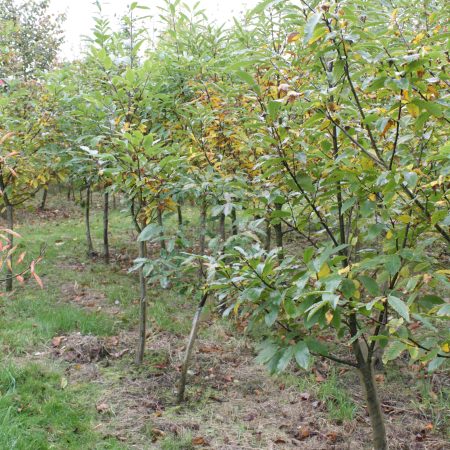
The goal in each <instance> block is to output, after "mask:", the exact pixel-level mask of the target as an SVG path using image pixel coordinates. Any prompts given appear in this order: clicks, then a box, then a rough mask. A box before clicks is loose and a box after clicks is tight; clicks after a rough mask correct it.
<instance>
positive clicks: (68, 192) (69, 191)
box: [67, 186, 72, 200]
mask: <svg viewBox="0 0 450 450" xmlns="http://www.w3.org/2000/svg"><path fill="white" fill-rule="evenodd" d="M71 193H72V187H71V186H69V187H68V188H67V200H70V194H71Z"/></svg>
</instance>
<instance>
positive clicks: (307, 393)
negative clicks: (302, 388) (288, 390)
mask: <svg viewBox="0 0 450 450" xmlns="http://www.w3.org/2000/svg"><path fill="white" fill-rule="evenodd" d="M309 397H311V394H310V393H309V392H302V393H301V394H300V398H301V399H302V400H309Z"/></svg>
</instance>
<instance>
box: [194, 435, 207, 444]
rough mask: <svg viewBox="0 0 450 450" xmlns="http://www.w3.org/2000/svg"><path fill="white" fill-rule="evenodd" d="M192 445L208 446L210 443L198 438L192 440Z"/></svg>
mask: <svg viewBox="0 0 450 450" xmlns="http://www.w3.org/2000/svg"><path fill="white" fill-rule="evenodd" d="M192 445H208V443H207V442H206V439H205V438H204V437H203V436H197V437H195V438H193V439H192Z"/></svg>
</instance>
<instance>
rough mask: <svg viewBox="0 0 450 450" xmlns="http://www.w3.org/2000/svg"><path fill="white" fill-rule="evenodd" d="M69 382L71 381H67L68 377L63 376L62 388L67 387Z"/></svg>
mask: <svg viewBox="0 0 450 450" xmlns="http://www.w3.org/2000/svg"><path fill="white" fill-rule="evenodd" d="M68 384H69V382H68V381H67V378H66V377H62V378H61V389H65V388H66V387H67V385H68Z"/></svg>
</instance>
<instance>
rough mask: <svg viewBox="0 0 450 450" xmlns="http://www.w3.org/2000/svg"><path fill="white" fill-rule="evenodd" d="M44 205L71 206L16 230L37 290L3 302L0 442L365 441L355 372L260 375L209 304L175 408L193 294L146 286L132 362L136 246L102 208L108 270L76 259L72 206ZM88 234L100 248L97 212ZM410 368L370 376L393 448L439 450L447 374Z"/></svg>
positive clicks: (79, 235)
mask: <svg viewBox="0 0 450 450" xmlns="http://www.w3.org/2000/svg"><path fill="white" fill-rule="evenodd" d="M49 200H50V202H51V204H50V206H49V208H50V211H54V210H55V209H59V210H60V211H61V210H64V211H69V210H70V214H65V215H66V216H67V217H60V218H59V219H58V222H55V221H54V220H52V217H53V215H52V214H51V213H50V214H49V217H50V218H49V219H47V218H46V217H45V216H43V217H42V215H41V216H40V217H39V216H36V215H35V214H34V213H33V212H32V213H26V214H24V215H23V217H22V225H20V226H19V227H18V231H19V232H22V231H23V235H24V236H26V243H27V248H28V249H29V251H30V252H35V253H36V252H38V250H39V247H40V245H41V244H43V243H46V245H47V250H46V254H45V259H44V262H43V264H42V266H41V268H40V273H41V275H42V279H43V281H44V284H45V289H44V290H38V289H36V287H26V288H20V287H18V288H17V289H16V291H15V292H14V294H13V295H12V296H10V297H2V298H1V300H0V311H1V316H0V349H1V355H2V356H1V370H0V447H1V448H5V449H30V448H32V449H47V448H56V449H86V448H89V449H90V448H92V449H94V448H95V449H129V448H130V449H131V448H139V449H158V448H159V449H167V450H169V449H171V450H172V449H183V450H185V449H191V448H200V447H202V446H209V448H215V449H230V450H231V449H238V448H239V449H241V448H245V449H247V448H248V449H251V448H253V449H261V448H280V449H286V448H305V449H318V448H324V449H326V448H330V449H331V448H370V432H369V430H370V429H369V426H368V418H367V415H366V412H365V409H364V406H363V405H364V402H363V397H362V393H361V392H360V389H359V385H358V382H357V379H356V378H355V376H354V374H352V373H351V372H345V371H341V372H339V373H338V372H336V371H335V369H333V368H332V366H330V365H329V364H327V363H326V362H324V361H318V362H317V364H316V366H315V367H314V369H313V371H312V372H311V373H306V372H304V371H299V370H291V371H290V372H289V373H288V374H285V375H279V376H277V377H269V376H268V375H267V373H266V371H265V369H264V368H261V367H259V366H258V365H256V364H255V362H254V350H253V345H252V342H251V340H250V339H249V338H246V337H245V336H243V333H242V331H243V327H244V326H245V323H241V322H236V323H234V322H232V321H223V320H222V319H220V318H219V317H218V316H217V315H216V313H215V312H214V311H213V310H209V311H207V312H206V314H205V316H204V318H203V322H202V326H201V333H200V337H199V342H198V344H197V347H196V352H195V356H194V362H193V366H192V370H191V372H190V378H189V386H188V391H187V402H186V404H185V405H183V406H181V407H179V406H176V405H175V387H176V383H177V380H178V374H179V367H180V363H181V355H182V350H183V348H184V346H185V343H186V342H185V341H186V336H187V334H188V331H189V325H190V320H191V316H192V314H193V310H194V308H195V302H193V301H191V299H189V298H187V297H185V296H183V295H180V294H179V293H177V292H176V289H175V288H173V289H171V290H162V289H160V288H154V289H153V290H152V292H151V296H150V298H151V301H152V305H151V308H150V314H149V317H150V323H151V327H150V333H149V335H148V347H149V350H148V352H147V354H146V357H145V361H144V365H143V366H142V367H140V368H138V367H135V366H134V365H133V363H132V362H133V353H134V349H135V344H136V309H137V298H138V292H137V286H136V279H135V278H134V275H132V274H127V269H128V267H129V263H130V261H132V259H133V258H134V255H135V253H134V246H133V240H132V235H133V232H132V228H131V227H130V226H127V225H124V224H128V223H129V220H128V218H127V217H125V216H126V215H125V214H124V213H122V212H119V211H114V212H113V214H112V223H111V225H112V229H111V235H112V242H111V244H112V248H113V249H114V253H113V255H114V258H113V263H112V264H111V266H110V267H108V266H106V265H105V264H104V263H103V262H102V260H101V259H100V258H97V259H96V260H94V261H91V260H89V259H88V258H87V257H86V255H85V248H84V243H83V231H84V230H83V224H82V223H81V220H80V218H79V213H78V211H77V209H76V208H73V206H72V204H71V203H69V204H65V202H64V201H62V200H61V198H60V197H55V196H50V199H49ZM59 202H62V204H59ZM56 205H58V207H56ZM93 231H94V238H95V240H94V244H95V245H96V246H97V247H99V246H100V245H99V242H100V238H101V224H100V215H95V217H94V220H93ZM86 336H92V338H89V339H87V338H86ZM99 346H100V347H99ZM99 348H100V350H99ZM420 376H421V375H420V372H411V371H410V369H408V368H406V367H402V366H401V365H395V366H394V365H392V366H390V367H388V373H387V374H380V375H379V376H378V377H377V381H378V384H379V386H380V390H381V393H382V403H383V409H384V412H385V414H386V416H387V421H388V428H389V438H390V442H391V447H392V448H399V449H400V448H418V449H419V448H423V449H440V448H442V449H443V448H445V445H446V444H445V438H446V436H445V432H446V430H447V429H448V415H447V413H448V410H447V409H446V408H447V403H448V379H447V378H446V377H445V374H444V373H440V374H439V373H438V374H434V375H433V376H432V377H430V378H422V379H420ZM387 379H388V380H389V383H387V382H385V381H386V380H387Z"/></svg>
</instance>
